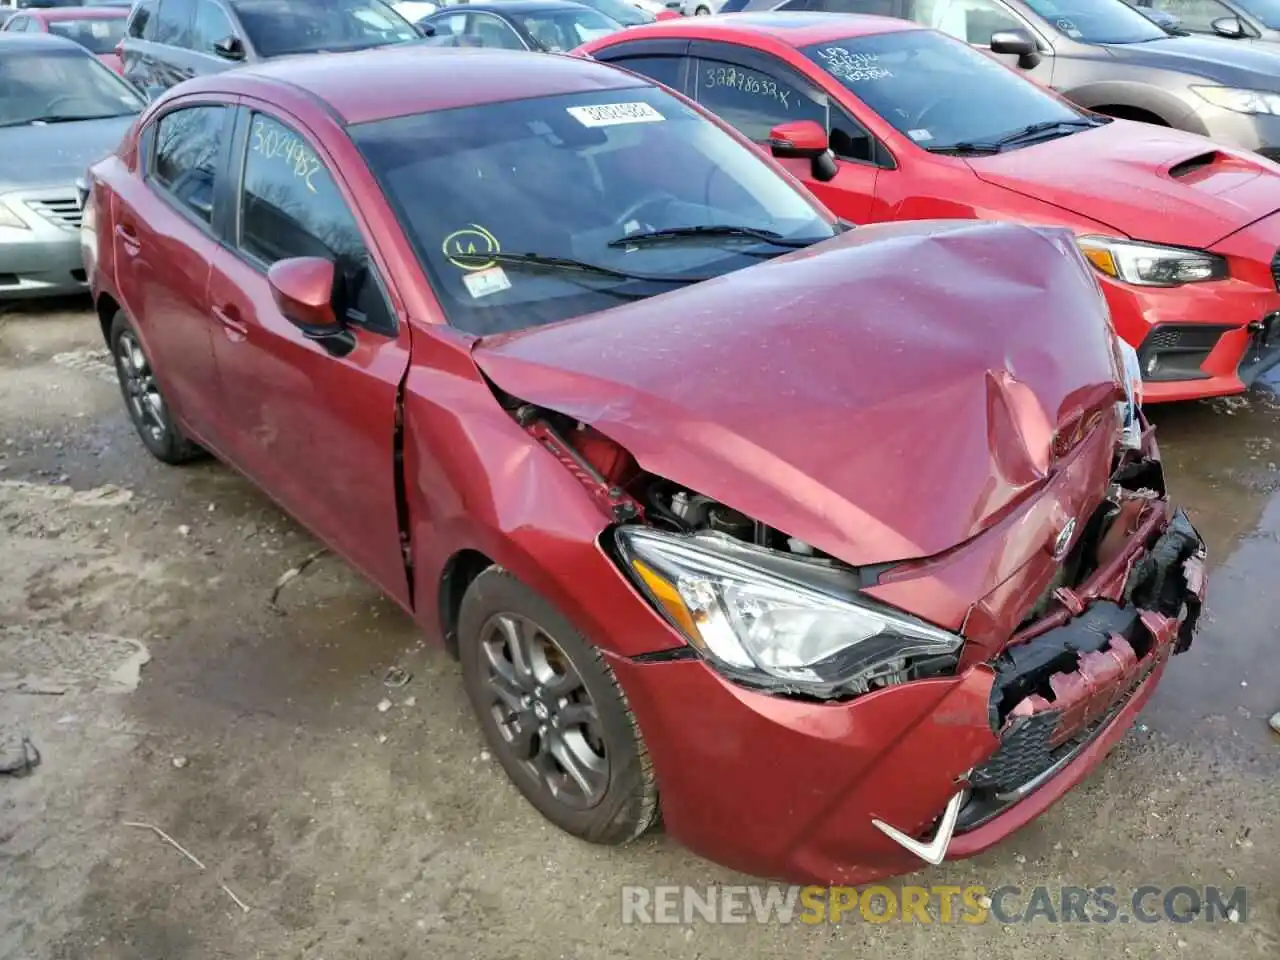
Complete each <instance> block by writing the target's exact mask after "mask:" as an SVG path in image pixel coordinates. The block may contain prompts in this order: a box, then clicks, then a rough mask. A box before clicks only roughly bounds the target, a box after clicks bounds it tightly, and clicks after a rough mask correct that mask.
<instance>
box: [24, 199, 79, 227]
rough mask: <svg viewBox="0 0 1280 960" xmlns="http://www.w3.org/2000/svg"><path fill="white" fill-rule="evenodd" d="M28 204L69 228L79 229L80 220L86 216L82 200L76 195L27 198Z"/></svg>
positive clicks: (53, 221)
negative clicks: (81, 206) (37, 198)
mask: <svg viewBox="0 0 1280 960" xmlns="http://www.w3.org/2000/svg"><path fill="white" fill-rule="evenodd" d="M26 203H27V206H28V207H30V208H31V209H32V210H34V211H35V212H36V213H38V214H40V216H42V217H44V218H45V219H46V220H48V221H50V222H51V223H56V224H57V225H58V226H60V227H66V228H68V229H69V230H79V229H80V220H81V218H82V217H83V216H84V213H83V211H82V210H81V209H80V201H79V200H77V199H76V197H74V196H68V197H65V198H63V197H46V198H44V199H40V200H27V201H26Z"/></svg>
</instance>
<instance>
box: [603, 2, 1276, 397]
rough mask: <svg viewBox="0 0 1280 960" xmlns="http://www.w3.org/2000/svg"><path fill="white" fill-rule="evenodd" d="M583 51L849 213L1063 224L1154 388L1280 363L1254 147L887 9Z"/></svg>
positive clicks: (1253, 373) (1272, 269) (1215, 389)
mask: <svg viewBox="0 0 1280 960" xmlns="http://www.w3.org/2000/svg"><path fill="white" fill-rule="evenodd" d="M1015 40H1016V38H1015ZM578 52H579V53H583V54H587V55H590V56H592V57H594V58H596V59H598V60H604V61H606V62H609V63H614V64H617V65H619V66H623V67H627V68H628V69H631V70H635V71H637V72H640V73H642V74H644V75H646V76H649V77H651V78H653V79H656V80H658V81H660V82H662V83H664V84H666V85H667V86H669V87H671V88H672V89H675V90H677V91H680V92H682V93H685V94H687V95H688V96H689V97H691V98H692V99H694V100H696V101H697V102H698V103H699V104H701V105H702V106H704V107H706V108H707V109H709V110H711V111H712V112H714V113H716V114H717V115H718V116H720V117H721V118H723V119H724V120H727V121H728V122H729V123H731V124H733V125H734V126H735V127H736V128H737V129H738V130H740V131H742V132H743V133H744V134H746V135H747V136H748V137H750V138H751V139H752V140H753V141H755V142H757V143H759V144H761V145H765V146H766V147H767V148H771V149H772V151H773V153H774V155H775V156H776V157H779V158H782V159H783V162H784V164H785V165H786V167H787V168H788V169H789V170H790V171H791V172H792V173H793V174H795V175H796V176H797V177H799V178H800V179H801V180H802V181H803V182H804V183H805V185H806V186H807V187H809V188H810V189H811V190H812V191H813V192H814V193H815V194H816V195H817V196H818V198H819V199H821V200H822V201H823V202H824V203H825V204H826V205H827V206H828V207H830V208H831V209H832V210H833V211H835V213H836V214H838V215H839V216H841V217H844V218H846V219H848V220H850V221H853V222H855V223H868V222H878V221H884V220H905V219H932V218H936V217H983V218H996V219H1001V218H1003V219H1016V220H1021V221H1024V222H1031V223H1045V224H1057V225H1061V226H1065V227H1068V228H1070V229H1071V230H1072V231H1074V232H1075V234H1076V235H1077V238H1078V242H1079V244H1080V248H1081V250H1082V251H1083V252H1084V254H1085V256H1086V257H1088V259H1089V260H1090V262H1092V263H1093V265H1094V267H1095V268H1096V271H1097V275H1098V277H1099V279H1100V280H1101V282H1102V286H1103V289H1104V290H1105V292H1106V297H1107V301H1108V303H1109V304H1110V306H1111V315H1112V320H1113V322H1114V323H1115V326H1116V329H1117V330H1118V331H1119V333H1120V334H1121V335H1122V336H1123V337H1124V338H1125V339H1126V340H1127V341H1128V342H1129V343H1130V344H1132V345H1133V346H1134V347H1135V348H1136V349H1137V351H1138V354H1139V357H1140V363H1141V367H1142V373H1143V377H1144V380H1145V385H1144V392H1145V399H1146V401H1147V402H1149V403H1150V402H1159V401H1165V400H1186V399H1191V398H1197V397H1210V396H1216V395H1222V394H1232V393H1240V392H1242V391H1244V390H1245V389H1246V388H1247V387H1248V385H1249V384H1250V383H1251V382H1252V381H1253V380H1254V379H1256V378H1257V377H1258V376H1259V375H1260V374H1261V373H1262V372H1263V371H1264V370H1265V369H1266V368H1268V367H1269V366H1271V365H1273V364H1275V363H1276V362H1278V361H1280V315H1278V311H1280V290H1278V289H1277V285H1278V284H1280V166H1277V165H1276V164H1274V163H1272V162H1271V161H1269V160H1266V159H1264V158H1262V157H1260V156H1258V155H1257V154H1254V153H1250V152H1247V151H1243V150H1234V149H1231V148H1229V147H1223V146H1219V145H1218V144H1215V143H1213V142H1211V141H1209V140H1206V139H1203V138H1201V137H1197V136H1195V135H1193V134H1189V133H1183V132H1181V131H1177V130H1172V129H1167V128H1161V127H1156V126H1153V125H1150V124H1144V123H1134V122H1131V121H1126V120H1113V119H1111V118H1109V117H1102V116H1099V115H1096V114H1092V113H1089V112H1087V111H1084V110H1082V109H1080V108H1078V107H1076V106H1074V105H1073V104H1071V103H1069V102H1067V101H1066V100H1064V99H1063V98H1061V97H1059V96H1058V95H1057V94H1055V93H1052V92H1051V91H1048V90H1045V89H1044V88H1042V87H1040V86H1039V85H1037V84H1034V83H1032V82H1030V81H1028V80H1027V79H1026V78H1025V77H1023V76H1021V75H1020V74H1019V73H1017V72H1016V71H1015V70H1013V69H1011V68H1009V67H1007V66H1005V65H1004V64H1002V63H999V62H997V61H996V60H995V59H994V58H993V57H990V56H988V55H986V54H984V53H981V52H979V51H977V50H975V49H973V48H972V47H970V46H968V45H967V44H965V43H963V42H961V41H959V40H955V39H953V38H951V37H948V36H946V35H945V34H942V33H940V32H937V31H934V30H930V29H927V28H923V27H920V26H917V25H915V24H913V23H909V22H907V21H903V20H894V19H890V18H887V17H871V16H853V15H838V14H825V13H799V12H797V13H791V12H779V13H735V14H728V15H725V16H721V17H709V18H708V17H697V18H691V19H687V20H682V21H679V22H672V23H664V24H652V25H649V26H645V27H636V28H633V29H631V30H627V31H625V32H621V33H618V34H614V35H612V36H608V37H602V38H600V39H598V40H594V41H592V42H590V43H588V44H586V45H584V46H583V47H581V48H580V50H579V51H578ZM1025 55H1026V56H1028V57H1031V56H1034V55H1035V54H1034V51H1031V50H1028V51H1026V54H1025ZM1031 319H1033V318H1031Z"/></svg>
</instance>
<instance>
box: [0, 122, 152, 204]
mask: <svg viewBox="0 0 1280 960" xmlns="http://www.w3.org/2000/svg"><path fill="white" fill-rule="evenodd" d="M134 119H135V117H133V116H127V117H110V118H108V119H105V120H77V121H74V122H70V123H50V124H44V125H40V124H28V125H26V126H22V127H5V128H4V129H3V130H0V141H2V142H3V143H4V149H3V150H0V193H3V192H7V191H9V190H29V189H33V188H36V187H64V186H65V187H71V186H73V185H74V184H75V182H76V180H77V179H78V178H79V177H83V176H84V172H85V170H86V169H87V168H88V167H89V166H90V165H91V164H93V163H96V162H97V161H98V160H101V159H102V158H103V157H105V156H106V155H107V154H109V153H110V152H111V151H112V150H114V149H115V148H116V147H118V146H119V145H120V141H121V140H122V139H123V138H124V135H125V132H126V131H127V130H128V129H129V127H130V125H131V124H132V123H133V121H134Z"/></svg>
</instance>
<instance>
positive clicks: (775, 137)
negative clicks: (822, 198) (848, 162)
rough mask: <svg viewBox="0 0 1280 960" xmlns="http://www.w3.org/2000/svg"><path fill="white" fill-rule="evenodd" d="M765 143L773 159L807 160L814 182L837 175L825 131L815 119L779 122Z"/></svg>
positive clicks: (823, 180)
mask: <svg viewBox="0 0 1280 960" xmlns="http://www.w3.org/2000/svg"><path fill="white" fill-rule="evenodd" d="M768 143H769V150H770V152H771V153H772V154H773V155H774V156H775V157H779V158H797V159H801V160H809V161H811V163H812V173H813V178H814V179H815V180H818V181H821V182H823V183H825V182H827V181H828V180H831V179H833V178H834V177H835V175H836V174H837V173H838V172H839V168H838V167H837V166H836V161H835V159H834V158H833V157H832V156H831V150H830V139H829V138H828V137H827V131H826V130H824V129H822V125H821V124H819V123H818V122H817V121H816V120H793V121H792V122H790V123H780V124H778V125H777V126H776V127H774V128H773V129H772V130H770V131H769V141H768Z"/></svg>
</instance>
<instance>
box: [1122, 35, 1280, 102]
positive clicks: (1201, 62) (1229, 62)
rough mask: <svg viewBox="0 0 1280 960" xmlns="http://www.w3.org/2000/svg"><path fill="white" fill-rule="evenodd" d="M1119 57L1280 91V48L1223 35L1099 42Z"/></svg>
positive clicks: (1218, 80) (1141, 64) (1230, 83)
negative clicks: (1127, 41)
mask: <svg viewBox="0 0 1280 960" xmlns="http://www.w3.org/2000/svg"><path fill="white" fill-rule="evenodd" d="M1099 46H1101V47H1102V49H1104V50H1106V51H1107V53H1109V54H1110V55H1111V56H1113V57H1115V58H1116V59H1117V60H1122V61H1124V62H1125V63H1127V64H1130V65H1132V66H1139V67H1150V68H1152V69H1154V70H1177V71H1179V72H1181V73H1189V74H1191V75H1193V76H1198V77H1204V78H1205V79H1207V80H1210V81H1212V82H1215V83H1221V84H1224V85H1226V86H1228V87H1244V88H1246V89H1249V90H1271V91H1276V92H1280V50H1277V49H1275V45H1274V44H1271V45H1268V44H1265V43H1260V44H1256V45H1254V44H1242V43H1238V42H1237V41H1235V40H1227V41H1225V42H1224V41H1223V39H1222V38H1220V37H1194V36H1193V37H1162V38H1160V39H1158V40H1149V41H1147V42H1146V43H1104V44H1099Z"/></svg>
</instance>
